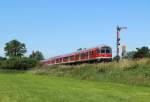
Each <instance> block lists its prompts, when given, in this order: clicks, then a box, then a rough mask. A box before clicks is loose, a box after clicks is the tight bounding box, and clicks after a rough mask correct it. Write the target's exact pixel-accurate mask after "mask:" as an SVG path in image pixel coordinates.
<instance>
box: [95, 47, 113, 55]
mask: <svg viewBox="0 0 150 102" xmlns="http://www.w3.org/2000/svg"><path fill="white" fill-rule="evenodd" d="M97 53H101V54H111V53H112V51H111V48H109V47H102V48H101V49H99V50H98V51H97Z"/></svg>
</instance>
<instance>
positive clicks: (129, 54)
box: [123, 51, 136, 59]
mask: <svg viewBox="0 0 150 102" xmlns="http://www.w3.org/2000/svg"><path fill="white" fill-rule="evenodd" d="M135 53H136V52H135V51H130V52H127V53H126V54H125V56H123V58H125V59H132V58H133V56H134V55H135Z"/></svg>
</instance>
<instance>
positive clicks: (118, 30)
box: [116, 26, 127, 61]
mask: <svg viewBox="0 0 150 102" xmlns="http://www.w3.org/2000/svg"><path fill="white" fill-rule="evenodd" d="M123 29H127V27H120V26H117V55H116V57H117V61H119V60H120V55H119V46H120V32H121V30H123Z"/></svg>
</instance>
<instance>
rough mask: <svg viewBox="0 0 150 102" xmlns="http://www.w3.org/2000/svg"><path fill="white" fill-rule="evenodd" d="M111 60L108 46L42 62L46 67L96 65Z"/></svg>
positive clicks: (110, 51)
mask: <svg viewBox="0 0 150 102" xmlns="http://www.w3.org/2000/svg"><path fill="white" fill-rule="evenodd" d="M111 60H112V49H111V47H110V46H107V45H101V46H97V47H94V48H90V49H83V50H79V51H76V52H73V53H70V54H65V55H61V56H56V57H52V58H50V59H47V60H43V61H42V63H43V64H46V65H59V64H78V63H93V62H95V63H97V62H109V61H111Z"/></svg>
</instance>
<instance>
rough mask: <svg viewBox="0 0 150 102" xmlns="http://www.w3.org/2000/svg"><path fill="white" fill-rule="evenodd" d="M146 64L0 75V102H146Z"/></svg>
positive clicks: (149, 85)
mask: <svg viewBox="0 0 150 102" xmlns="http://www.w3.org/2000/svg"><path fill="white" fill-rule="evenodd" d="M149 100H150V60H149V59H142V60H139V61H129V60H124V61H121V62H120V63H116V62H111V63H100V64H82V65H75V66H74V65H70V66H65V65H60V66H51V67H50V66H43V67H41V66H40V67H38V68H35V69H32V70H28V71H14V70H12V71H10V70H8V71H6V70H1V71H0V102H149Z"/></svg>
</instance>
